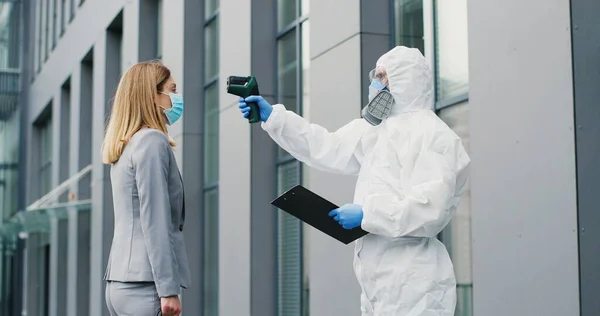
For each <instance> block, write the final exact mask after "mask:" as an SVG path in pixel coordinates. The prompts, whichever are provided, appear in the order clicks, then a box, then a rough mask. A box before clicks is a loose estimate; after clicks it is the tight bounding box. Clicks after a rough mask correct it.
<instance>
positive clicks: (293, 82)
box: [277, 29, 300, 157]
mask: <svg viewBox="0 0 600 316" xmlns="http://www.w3.org/2000/svg"><path fill="white" fill-rule="evenodd" d="M277 50H278V53H277V102H279V103H281V104H284V105H285V107H286V109H288V110H290V111H293V112H296V113H300V111H299V108H298V97H297V89H298V59H297V57H296V30H295V29H294V30H292V31H290V32H288V33H287V34H286V35H284V36H283V37H281V38H280V39H279V41H278V42H277ZM278 152H279V156H280V157H281V156H285V155H288V154H287V153H286V152H285V151H284V150H283V149H281V148H279V150H278Z"/></svg>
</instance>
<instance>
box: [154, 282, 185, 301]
mask: <svg viewBox="0 0 600 316" xmlns="http://www.w3.org/2000/svg"><path fill="white" fill-rule="evenodd" d="M154 284H155V285H156V292H158V297H161V298H162V297H170V296H177V295H179V294H181V286H179V285H176V284H174V283H173V284H171V283H169V284H164V283H163V284H161V283H157V282H154Z"/></svg>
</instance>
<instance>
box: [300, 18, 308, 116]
mask: <svg viewBox="0 0 600 316" xmlns="http://www.w3.org/2000/svg"><path fill="white" fill-rule="evenodd" d="M301 32H302V40H301V43H302V45H301V46H302V56H301V58H302V87H301V89H302V112H303V114H306V110H307V109H309V106H310V104H309V103H310V97H309V94H310V92H309V91H310V21H308V20H306V21H305V22H304V23H302V28H301Z"/></svg>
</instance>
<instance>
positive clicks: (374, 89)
mask: <svg viewBox="0 0 600 316" xmlns="http://www.w3.org/2000/svg"><path fill="white" fill-rule="evenodd" d="M379 91H387V92H389V91H390V90H389V89H388V88H386V87H385V86H384V85H383V83H381V80H379V79H373V80H372V81H371V85H370V86H369V102H371V100H373V98H374V97H375V96H376V95H377V93H379Z"/></svg>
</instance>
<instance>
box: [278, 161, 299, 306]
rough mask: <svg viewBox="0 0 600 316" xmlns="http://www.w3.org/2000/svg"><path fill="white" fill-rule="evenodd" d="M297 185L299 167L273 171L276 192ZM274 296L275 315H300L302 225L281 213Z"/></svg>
mask: <svg viewBox="0 0 600 316" xmlns="http://www.w3.org/2000/svg"><path fill="white" fill-rule="evenodd" d="M299 183H300V164H299V163H298V162H297V161H295V160H292V161H289V162H287V163H284V164H280V165H279V166H278V167H277V192H278V194H282V193H283V192H285V191H287V190H289V189H291V188H292V187H294V186H295V185H297V184H299ZM277 222H278V228H277V230H278V234H277V235H278V239H277V262H278V267H277V268H278V269H277V271H278V278H277V284H278V291H277V293H278V295H277V302H278V304H277V309H278V313H277V315H280V316H300V315H301V312H302V222H300V221H299V220H298V219H297V218H295V217H293V216H292V215H290V214H288V213H285V212H283V211H281V210H280V211H279V212H278V221H277Z"/></svg>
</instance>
